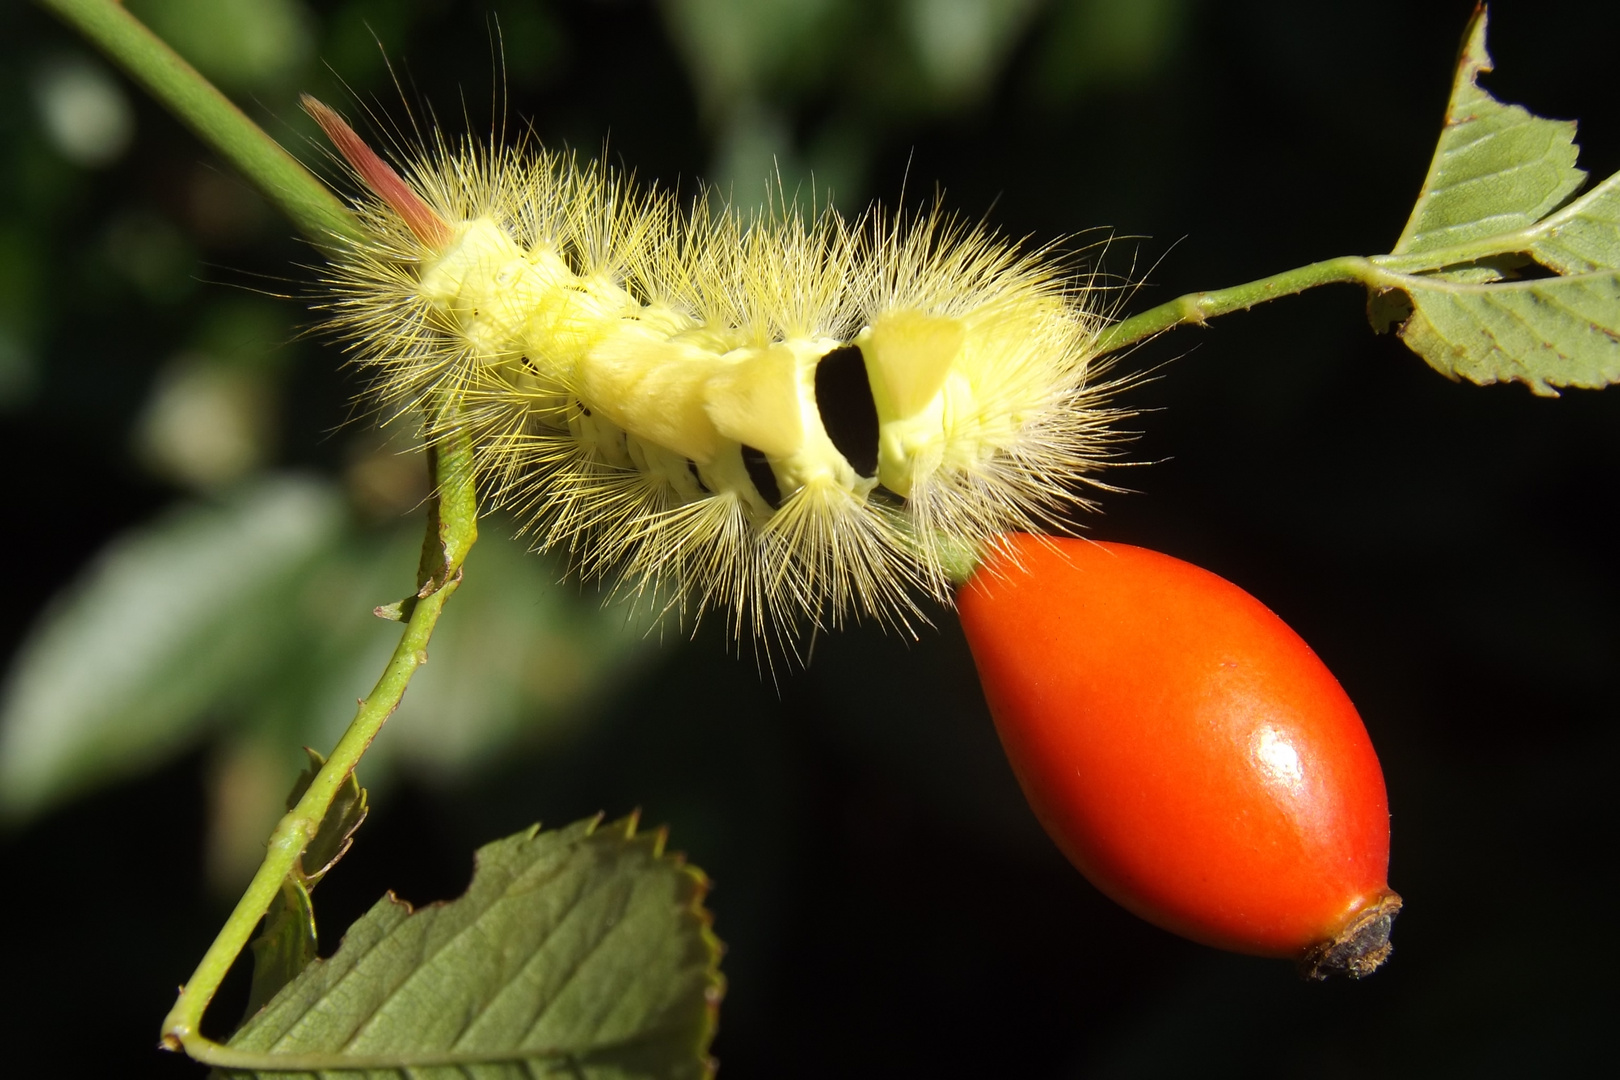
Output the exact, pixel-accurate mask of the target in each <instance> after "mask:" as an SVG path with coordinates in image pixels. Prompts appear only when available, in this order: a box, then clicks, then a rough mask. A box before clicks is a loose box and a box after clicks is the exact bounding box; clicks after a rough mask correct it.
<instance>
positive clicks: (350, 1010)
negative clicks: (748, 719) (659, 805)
mask: <svg viewBox="0 0 1620 1080" xmlns="http://www.w3.org/2000/svg"><path fill="white" fill-rule="evenodd" d="M599 823H600V818H594V819H591V820H589V821H584V822H579V823H576V824H574V825H570V826H568V827H567V828H564V829H558V830H555V831H552V832H538V831H537V830H536V829H530V830H527V831H525V832H522V833H519V834H517V835H516V836H512V837H508V838H507V839H505V840H499V841H496V842H495V843H493V844H490V845H488V846H486V847H484V848H482V849H481V850H480V851H479V853H478V861H477V866H476V869H475V871H474V874H473V880H472V884H471V885H470V886H468V889H467V892H466V894H465V895H463V896H462V897H461V898H460V899H458V900H455V901H452V902H450V903H446V904H435V905H433V906H431V907H427V908H424V909H422V910H420V911H414V912H413V911H412V910H411V909H410V908H409V907H408V906H407V905H405V904H403V903H401V902H399V901H398V900H395V899H394V898H393V897H392V896H389V897H385V898H384V899H383V900H381V901H379V902H378V903H377V905H376V906H375V907H373V908H372V909H371V910H370V911H369V912H367V913H366V914H365V915H364V916H362V917H361V918H360V919H359V920H358V921H357V922H356V923H355V924H354V925H353V926H352V927H350V928H349V932H348V934H347V935H346V937H345V939H344V942H343V944H342V946H341V947H340V948H339V949H338V951H337V953H336V954H335V955H334V956H333V957H332V958H331V959H330V960H317V961H315V962H313V963H311V964H310V965H309V966H308V967H306V968H305V969H304V970H303V973H302V974H300V975H299V976H298V978H297V979H295V980H294V981H293V982H292V983H291V984H290V985H288V986H287V987H286V988H285V989H284V990H283V991H282V992H281V993H280V994H278V995H277V996H276V998H275V999H274V1000H273V1001H272V1002H271V1003H270V1004H269V1006H267V1007H266V1008H265V1010H264V1011H263V1012H261V1013H259V1014H258V1015H257V1016H255V1017H254V1018H253V1019H252V1020H250V1021H249V1022H248V1023H247V1024H245V1025H244V1026H243V1027H242V1029H241V1030H240V1031H239V1032H237V1034H236V1036H235V1037H234V1038H232V1039H231V1041H230V1044H229V1048H228V1049H227V1050H225V1051H223V1052H221V1053H219V1054H217V1055H214V1056H213V1058H212V1060H213V1062H214V1063H215V1064H216V1065H219V1066H221V1067H222V1068H224V1069H225V1070H226V1071H227V1072H228V1073H229V1074H230V1075H235V1076H246V1075H268V1074H277V1075H283V1076H284V1075H287V1074H304V1075H314V1074H316V1073H319V1074H320V1075H321V1076H323V1077H330V1076H335V1075H353V1074H357V1073H360V1072H364V1073H366V1075H367V1076H369V1077H399V1078H401V1080H403V1078H405V1077H407V1076H408V1077H410V1078H412V1080H439V1078H446V1080H448V1078H450V1077H455V1078H458V1080H467V1078H472V1080H489V1078H496V1077H499V1078H502V1080H505V1078H513V1080H516V1078H526V1077H532V1076H537V1075H550V1074H552V1073H556V1074H558V1075H562V1076H569V1077H578V1078H589V1080H609V1078H615V1080H617V1078H626V1080H627V1078H632V1077H637V1078H641V1077H658V1078H671V1080H674V1078H684V1077H706V1076H708V1075H710V1074H711V1073H712V1071H713V1065H712V1062H711V1061H710V1060H709V1058H708V1056H707V1053H708V1046H709V1042H710V1040H711V1039H712V1038H713V1035H714V1028H715V1009H716V1006H717V1004H718V1001H719V998H720V994H721V990H722V985H723V984H722V980H721V977H720V974H719V970H718V964H719V952H720V945H719V942H718V941H717V940H716V939H715V937H714V935H713V934H712V933H711V932H710V930H709V915H708V913H707V912H706V911H705V910H704V908H703V906H702V900H703V896H704V893H705V892H706V890H707V881H706V880H705V878H704V877H703V874H702V873H701V872H700V871H698V870H696V869H695V868H693V867H689V866H687V865H685V864H684V863H683V862H682V861H681V860H680V859H679V858H678V857H673V856H669V855H665V854H664V852H663V842H664V837H663V834H662V833H661V832H657V833H651V834H641V835H638V834H637V832H636V823H635V820H634V818H629V819H625V820H621V821H618V822H614V823H612V824H610V825H606V826H599Z"/></svg>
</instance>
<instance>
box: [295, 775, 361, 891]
mask: <svg viewBox="0 0 1620 1080" xmlns="http://www.w3.org/2000/svg"><path fill="white" fill-rule="evenodd" d="M304 753H306V754H308V755H309V764H308V765H306V766H305V767H304V771H303V772H301V773H299V774H298V782H297V783H295V784H293V789H292V791H291V792H290V793H289V794H288V795H287V809H288V810H291V809H292V808H293V807H295V806H297V805H298V800H299V799H302V798H303V797H304V792H306V791H308V790H309V785H310V784H311V783H312V782H314V780H315V774H316V773H318V772H320V771H321V766H322V765H325V764H326V758H325V757H324V756H322V755H321V754H320V753H319V752H318V751H315V750H311V749H310V748H309V747H307V746H306V747H304ZM368 811H369V807H368V806H367V805H366V789H365V788H363V787H361V786H360V781H359V779H358V778H357V777H356V776H355V774H354V773H352V772H351V773H350V774H349V775H348V777H347V778H346V779H345V780H344V781H343V784H342V785H341V786H340V787H339V788H338V790H337V794H336V795H334V796H333V797H332V805H331V806H330V807H328V808H327V811H326V817H324V818H322V819H321V827H320V828H319V829H318V830H316V833H315V839H313V840H311V841H310V842H309V845H308V846H307V847H305V848H304V853H303V854H302V855H301V856H299V859H298V873H299V874H301V875H302V877H303V884H304V885H306V886H307V887H308V888H311V889H313V888H314V887H315V886H316V885H318V884H320V881H321V878H323V877H325V876H326V872H327V871H328V870H330V869H332V867H333V866H335V865H337V861H338V860H339V859H341V858H343V856H344V855H346V854H348V851H349V845H350V844H352V843H354V831H355V830H356V829H358V828H359V827H360V826H361V824H362V823H363V822H364V821H365V820H366V814H367V812H368Z"/></svg>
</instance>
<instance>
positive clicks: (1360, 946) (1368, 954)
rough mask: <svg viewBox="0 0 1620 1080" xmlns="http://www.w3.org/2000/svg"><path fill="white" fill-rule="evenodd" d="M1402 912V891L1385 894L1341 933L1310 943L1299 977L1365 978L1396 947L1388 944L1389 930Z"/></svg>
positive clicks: (1302, 958) (1318, 980)
mask: <svg viewBox="0 0 1620 1080" xmlns="http://www.w3.org/2000/svg"><path fill="white" fill-rule="evenodd" d="M1400 911H1401V897H1400V894H1399V893H1395V892H1390V893H1385V894H1384V895H1383V896H1382V897H1380V898H1379V901H1378V903H1376V904H1373V905H1372V906H1371V907H1369V908H1367V909H1366V910H1364V911H1362V912H1361V913H1360V914H1359V915H1357V916H1356V917H1355V918H1354V919H1352V920H1351V921H1350V923H1349V925H1347V926H1346V927H1345V928H1344V929H1343V930H1342V931H1340V932H1339V934H1338V936H1336V937H1334V938H1333V939H1331V940H1329V941H1322V942H1318V943H1317V944H1315V945H1313V946H1311V948H1310V949H1309V950H1308V951H1307V952H1306V953H1305V955H1304V956H1303V957H1301V958H1300V961H1299V975H1300V978H1302V979H1310V980H1312V981H1313V982H1320V981H1321V980H1323V979H1325V978H1327V977H1328V976H1330V975H1348V976H1349V977H1350V978H1352V979H1364V978H1366V977H1367V976H1368V975H1371V974H1372V973H1373V972H1375V971H1377V970H1378V968H1379V967H1380V966H1381V965H1382V964H1383V962H1384V961H1385V960H1388V959H1389V954H1390V953H1391V952H1393V951H1394V950H1395V947H1394V946H1393V945H1391V944H1390V943H1389V933H1390V930H1392V929H1393V928H1394V926H1395V916H1396V915H1399V914H1400Z"/></svg>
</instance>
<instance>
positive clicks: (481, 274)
mask: <svg viewBox="0 0 1620 1080" xmlns="http://www.w3.org/2000/svg"><path fill="white" fill-rule="evenodd" d="M305 108H306V109H307V110H308V111H309V112H310V114H311V115H312V116H314V117H315V119H316V120H317V122H318V123H319V124H320V125H321V127H322V129H323V130H324V131H325V132H326V134H327V136H328V137H329V138H330V139H331V141H332V143H333V144H334V146H336V147H337V149H338V150H339V152H340V153H341V154H342V155H343V157H344V158H345V159H346V160H347V161H348V163H349V165H350V166H351V167H352V168H353V170H354V171H355V173H356V174H357V175H358V177H359V179H360V180H361V181H362V183H363V185H364V189H365V191H364V194H363V196H362V198H361V200H360V201H359V202H358V204H357V206H356V210H357V213H358V215H359V217H360V219H361V222H362V224H363V226H364V230H365V239H363V240H361V241H358V242H353V243H348V244H345V245H342V246H341V247H340V248H339V250H338V251H336V252H335V253H334V256H333V262H332V264H331V269H330V272H329V273H328V275H327V279H326V281H325V283H324V284H325V285H326V286H327V287H328V288H329V289H330V290H331V292H332V297H333V298H332V299H330V300H329V301H328V302H327V306H328V307H329V309H330V312H331V322H332V325H333V327H334V329H335V330H336V332H337V333H338V334H339V335H340V336H341V337H342V338H344V339H345V340H346V341H347V342H348V343H349V345H350V347H351V349H352V351H353V353H354V355H355V357H356V359H357V361H358V363H359V364H361V365H362V366H363V367H365V368H367V369H369V371H370V372H371V373H372V375H373V392H374V394H375V395H376V397H377V398H378V399H379V400H380V402H381V403H382V405H383V406H384V408H385V409H388V410H390V411H393V412H405V411H416V412H419V413H420V414H421V415H423V416H425V417H426V418H427V419H426V421H425V428H426V430H425V431H424V434H425V436H426V437H427V438H429V439H434V438H439V437H442V436H443V435H444V434H445V431H446V430H447V428H448V427H449V426H451V425H456V426H459V427H460V428H461V429H463V430H466V431H468V432H470V434H471V436H472V440H473V444H474V446H475V448H476V458H477V461H478V468H479V473H480V477H481V481H482V483H483V486H484V489H485V491H486V497H487V498H489V499H491V500H492V501H493V502H494V503H495V504H496V505H504V506H507V507H511V508H514V509H515V510H517V512H518V513H519V514H520V515H521V516H522V517H523V518H524V520H525V521H526V522H527V525H526V528H527V529H528V530H529V531H530V533H531V535H532V536H533V537H534V539H535V542H536V545H537V546H539V547H553V546H558V545H561V546H564V547H566V548H567V549H568V550H570V551H571V552H573V553H574V555H575V557H576V559H577V561H578V562H579V564H580V566H581V568H582V570H583V572H584V573H585V574H586V575H587V576H610V577H617V578H618V579H619V580H620V582H621V583H622V584H621V588H623V589H625V590H628V591H630V592H632V593H635V594H648V595H652V596H655V597H658V598H659V602H660V603H662V604H664V605H665V606H666V607H673V608H675V609H677V610H679V611H681V612H683V613H687V614H690V615H692V616H693V617H694V618H695V617H697V616H699V615H701V614H702V613H703V612H705V611H709V610H718V611H725V612H727V613H728V618H729V619H730V620H731V625H732V630H733V632H734V633H735V634H736V635H737V636H739V637H741V636H744V635H745V634H749V633H751V634H753V635H754V636H755V638H756V639H762V638H763V639H767V640H770V639H775V640H779V641H782V642H784V643H787V644H788V645H789V646H791V644H792V642H793V641H794V640H795V639H796V636H797V635H798V634H799V633H800V632H801V631H802V630H803V629H805V628H806V627H810V628H814V627H822V626H828V625H838V624H840V623H841V622H842V621H843V620H844V619H845V618H847V617H849V616H851V615H854V616H857V617H863V616H864V617H872V618H875V619H877V620H879V621H882V622H884V623H888V624H890V625H898V626H902V627H904V626H908V625H909V624H910V621H911V620H912V619H914V618H925V616H923V615H922V610H921V608H920V607H919V605H918V598H919V597H924V596H926V597H932V598H934V599H936V600H939V601H942V602H945V603H949V599H950V583H951V582H950V573H949V569H950V567H951V566H952V564H953V563H956V564H960V562H961V559H962V557H963V556H964V555H967V556H968V557H971V556H972V554H973V553H975V552H977V551H978V550H979V549H981V548H982V546H983V545H987V544H996V543H997V537H998V536H1000V535H1001V534H1002V533H1004V532H1008V531H1014V530H1022V531H1050V530H1058V531H1062V530H1063V529H1064V528H1065V524H1066V517H1065V513H1066V511H1067V510H1068V509H1069V508H1071V507H1074V506H1076V505H1084V501H1083V500H1081V499H1079V498H1078V495H1077V489H1078V488H1080V486H1081V485H1082V484H1086V483H1091V484H1096V483H1097V480H1096V477H1095V473H1096V472H1097V470H1098V468H1099V467H1100V466H1101V465H1102V464H1103V463H1104V462H1105V461H1106V459H1107V458H1108V457H1110V456H1111V452H1112V448H1113V445H1114V443H1115V442H1116V435H1115V433H1114V432H1113V431H1112V430H1111V427H1110V425H1111V423H1112V422H1113V421H1114V420H1115V419H1116V418H1117V417H1118V415H1119V410H1117V409H1114V408H1110V407H1109V406H1108V405H1107V399H1108V397H1109V395H1110V393H1111V392H1112V391H1113V390H1114V389H1115V388H1116V387H1117V385H1118V384H1117V383H1110V382H1107V381H1104V380H1101V379H1099V378H1098V369H1099V367H1100V365H1099V364H1098V363H1097V360H1096V357H1095V348H1094V342H1095V340H1096V336H1097V333H1098V331H1099V330H1100V329H1101V327H1102V325H1103V323H1104V318H1103V316H1102V315H1101V314H1099V313H1098V312H1096V311H1095V310H1092V309H1091V308H1089V307H1088V306H1087V303H1086V301H1087V299H1088V295H1089V291H1090V290H1089V288H1088V287H1087V286H1085V285H1083V284H1080V283H1076V282H1074V281H1071V280H1068V279H1067V278H1066V277H1065V276H1064V275H1063V273H1062V272H1061V271H1060V270H1059V269H1058V268H1057V266H1056V265H1055V263H1054V262H1052V261H1051V260H1049V259H1048V258H1046V256H1047V254H1048V253H1047V252H1045V251H1039V252H1035V253H1033V254H1028V253H1022V252H1020V251H1018V250H1017V249H1016V248H1015V247H1014V246H1012V245H1010V244H1008V243H1006V242H1004V241H1002V240H1000V239H998V238H996V237H994V236H993V235H991V234H990V233H989V232H987V231H986V230H985V229H984V228H983V227H971V226H963V225H961V224H959V223H958V222H956V221H954V220H953V219H950V218H948V217H945V216H942V215H941V214H940V213H938V212H937V211H936V212H934V213H932V214H928V215H925V216H923V217H921V218H920V219H919V220H916V221H911V222H906V221H903V220H901V219H899V218H894V217H887V216H885V215H884V214H883V213H882V212H881V211H879V210H873V211H871V212H869V213H867V214H866V215H864V216H862V217H861V218H859V219H857V220H855V221H853V222H851V221H846V220H845V219H843V218H842V217H840V216H839V215H838V214H837V213H836V212H834V211H833V210H831V209H830V208H828V209H826V210H823V211H821V212H820V213H819V214H817V215H815V216H813V217H811V218H808V219H806V218H804V217H801V216H800V215H798V214H795V213H786V212H782V213H762V214H756V215H753V216H750V217H746V218H745V217H743V216H742V215H739V214H737V213H736V212H733V211H730V210H720V211H714V210H710V209H708V208H707V207H706V204H705V203H703V202H701V201H700V202H699V203H698V204H696V205H695V206H694V207H693V209H692V210H691V211H690V212H687V213H682V212H681V211H680V209H679V208H678V207H677V205H676V203H675V201H674V199H673V198H672V197H671V196H669V195H667V194H663V193H659V192H657V191H644V190H636V189H635V188H634V187H633V186H632V185H631V183H630V182H629V181H628V180H627V179H626V178H624V177H622V176H620V175H617V174H615V173H613V172H612V171H610V170H609V169H607V168H606V167H605V166H602V165H580V164H578V163H576V162H575V161H574V160H573V159H572V158H569V157H562V156H557V155H553V154H551V153H548V152H546V151H544V150H543V149H538V148H534V147H531V146H525V145H519V146H518V147H516V148H509V149H504V150H503V149H486V148H481V147H478V146H475V145H473V144H471V143H467V144H465V145H463V146H459V147H452V146H450V145H449V144H447V143H446V142H445V141H444V140H443V139H442V137H440V138H437V139H436V141H435V143H434V145H433V146H432V148H431V149H430V151H429V152H428V153H427V154H426V155H424V156H423V157H422V158H420V159H419V160H417V161H414V162H412V163H411V164H409V165H408V166H407V168H406V169H405V172H404V177H403V178H402V177H401V176H400V175H399V174H397V173H395V172H394V170H393V169H391V168H390V167H389V166H388V165H387V164H386V163H384V162H383V161H382V160H381V159H380V158H379V157H378V156H377V155H376V154H375V153H374V152H372V151H371V150H370V149H369V148H368V147H367V146H366V144H365V143H364V142H362V141H361V139H360V138H359V137H358V136H357V135H356V134H355V133H354V132H353V130H352V129H351V128H350V127H349V126H348V125H347V124H346V123H345V122H344V121H343V120H342V119H341V118H340V117H339V116H338V115H337V114H336V113H335V112H333V111H332V110H331V109H329V108H327V107H326V106H324V105H322V104H320V103H319V102H317V101H315V100H314V99H312V98H306V99H305Z"/></svg>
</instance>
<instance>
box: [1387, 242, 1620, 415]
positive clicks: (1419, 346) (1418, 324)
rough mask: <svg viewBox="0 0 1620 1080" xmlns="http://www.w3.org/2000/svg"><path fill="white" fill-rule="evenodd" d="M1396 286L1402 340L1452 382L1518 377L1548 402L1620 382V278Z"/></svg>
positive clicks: (1428, 279) (1405, 282)
mask: <svg viewBox="0 0 1620 1080" xmlns="http://www.w3.org/2000/svg"><path fill="white" fill-rule="evenodd" d="M1399 288H1400V290H1401V291H1402V292H1404V293H1405V294H1406V296H1407V298H1408V299H1409V301H1410V304H1411V314H1410V317H1408V318H1406V320H1405V321H1404V322H1403V323H1402V324H1401V328H1400V335H1401V339H1402V340H1403V341H1405V342H1406V344H1407V345H1408V346H1409V347H1410V348H1411V349H1412V351H1413V352H1415V353H1417V354H1418V355H1419V356H1421V357H1423V359H1424V360H1426V361H1428V363H1429V365H1430V366H1431V367H1433V368H1434V369H1435V370H1436V371H1439V372H1440V373H1441V374H1443V375H1446V376H1447V377H1449V378H1453V379H1457V378H1463V379H1468V380H1469V381H1470V382H1475V383H1480V384H1487V383H1493V382H1499V381H1506V380H1510V379H1517V380H1519V381H1520V382H1523V383H1525V384H1526V385H1528V386H1529V387H1530V389H1531V390H1532V391H1534V392H1535V393H1537V394H1542V395H1547V396H1555V395H1556V394H1557V390H1556V389H1554V388H1555V387H1560V386H1579V387H1587V388H1595V387H1599V386H1606V385H1608V384H1610V383H1613V382H1617V381H1620V330H1617V329H1616V328H1617V327H1620V273H1615V272H1612V271H1610V272H1602V271H1600V272H1597V273H1591V274H1580V275H1576V276H1573V277H1562V278H1546V279H1540V280H1534V281H1516V282H1505V283H1497V284H1471V283H1468V282H1459V281H1451V280H1447V279H1446V278H1443V277H1440V276H1434V275H1426V276H1421V277H1408V278H1403V279H1401V284H1400V285H1399ZM1373 317H1374V325H1375V326H1376V325H1377V324H1378V322H1379V321H1380V318H1382V319H1383V320H1384V321H1386V322H1387V321H1389V320H1390V319H1391V318H1392V316H1391V314H1390V313H1389V312H1388V311H1387V310H1386V311H1385V312H1383V313H1382V314H1381V315H1380V313H1379V312H1377V311H1374V313H1373Z"/></svg>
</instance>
